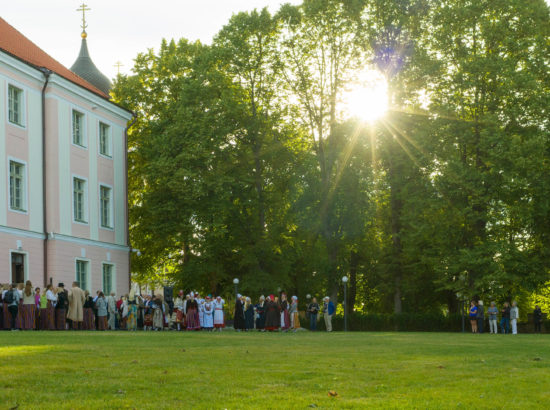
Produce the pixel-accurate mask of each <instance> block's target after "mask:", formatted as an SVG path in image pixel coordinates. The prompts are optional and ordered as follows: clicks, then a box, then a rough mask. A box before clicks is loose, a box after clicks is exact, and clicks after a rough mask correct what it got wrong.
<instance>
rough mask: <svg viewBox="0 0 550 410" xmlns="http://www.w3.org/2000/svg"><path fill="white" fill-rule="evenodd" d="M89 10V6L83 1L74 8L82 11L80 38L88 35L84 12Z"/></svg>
mask: <svg viewBox="0 0 550 410" xmlns="http://www.w3.org/2000/svg"><path fill="white" fill-rule="evenodd" d="M90 10H91V8H89V7H88V5H87V4H84V3H82V4H81V5H80V8H78V9H76V11H81V12H82V25H81V26H80V27H82V38H86V37H87V36H88V35H87V34H86V27H88V25H87V24H86V12H87V11H90Z"/></svg>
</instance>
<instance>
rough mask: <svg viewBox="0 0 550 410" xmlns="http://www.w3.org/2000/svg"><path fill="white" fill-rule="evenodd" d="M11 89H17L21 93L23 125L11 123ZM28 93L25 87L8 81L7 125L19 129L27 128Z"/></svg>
mask: <svg viewBox="0 0 550 410" xmlns="http://www.w3.org/2000/svg"><path fill="white" fill-rule="evenodd" d="M10 87H13V88H16V89H18V90H20V91H21V104H20V105H21V123H20V124H19V123H17V122H12V121H10ZM26 108H27V92H26V90H25V87H23V86H21V85H20V84H15V83H13V82H10V81H8V83H7V87H6V119H7V123H8V124H10V125H12V126H14V127H19V128H22V129H26V128H27V109H26Z"/></svg>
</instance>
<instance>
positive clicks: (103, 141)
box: [99, 122, 111, 157]
mask: <svg viewBox="0 0 550 410" xmlns="http://www.w3.org/2000/svg"><path fill="white" fill-rule="evenodd" d="M110 128H111V127H109V126H108V125H107V124H103V123H102V122H100V123H99V153H100V154H101V155H105V156H107V157H110V156H111V130H110Z"/></svg>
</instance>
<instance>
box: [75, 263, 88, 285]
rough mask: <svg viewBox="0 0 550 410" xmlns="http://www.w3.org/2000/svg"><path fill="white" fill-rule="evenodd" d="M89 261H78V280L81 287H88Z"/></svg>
mask: <svg viewBox="0 0 550 410" xmlns="http://www.w3.org/2000/svg"><path fill="white" fill-rule="evenodd" d="M88 265H89V262H88V261H82V260H77V261H76V279H75V280H76V281H77V282H78V283H79V284H80V289H84V290H90V289H88Z"/></svg>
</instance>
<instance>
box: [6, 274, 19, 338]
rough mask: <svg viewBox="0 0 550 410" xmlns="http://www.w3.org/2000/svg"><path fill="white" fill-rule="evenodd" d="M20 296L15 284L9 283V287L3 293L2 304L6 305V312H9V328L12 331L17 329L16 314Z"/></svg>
mask: <svg viewBox="0 0 550 410" xmlns="http://www.w3.org/2000/svg"><path fill="white" fill-rule="evenodd" d="M20 300H21V296H19V292H18V291H17V285H16V284H14V283H13V284H11V285H10V287H9V289H8V290H7V291H6V292H5V293H4V306H5V305H7V306H8V312H9V313H10V316H11V317H10V329H11V330H12V331H16V330H19V329H17V328H16V323H15V322H16V320H17V314H18V313H19V301H20Z"/></svg>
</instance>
